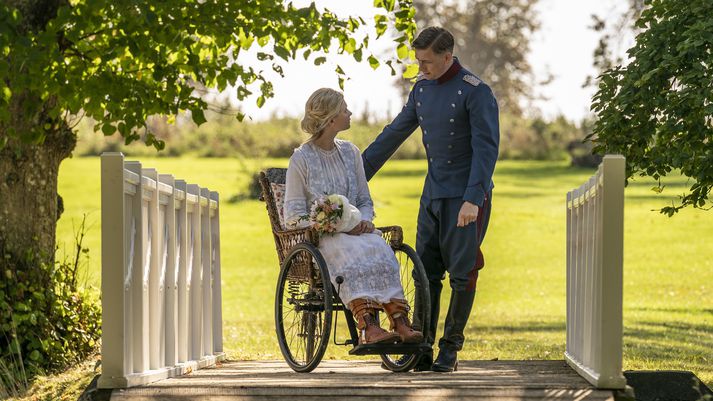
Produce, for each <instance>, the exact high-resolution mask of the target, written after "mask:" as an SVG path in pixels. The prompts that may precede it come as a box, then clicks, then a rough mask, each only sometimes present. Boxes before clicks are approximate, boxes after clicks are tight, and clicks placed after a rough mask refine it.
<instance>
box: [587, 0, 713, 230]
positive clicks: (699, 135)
mask: <svg viewBox="0 0 713 401" xmlns="http://www.w3.org/2000/svg"><path fill="white" fill-rule="evenodd" d="M710 15H713V3H712V2H710V1H708V0H692V1H689V2H679V1H667V0H654V1H651V2H650V5H649V7H648V8H646V9H644V10H643V12H642V14H641V17H640V18H639V19H638V21H637V22H636V27H637V28H638V29H640V30H641V33H640V34H639V35H638V36H637V37H636V44H635V45H634V46H633V47H632V48H631V49H629V51H628V55H629V58H630V63H629V64H628V65H626V66H622V65H618V66H616V67H613V68H611V69H609V70H607V71H606V72H604V74H602V76H601V78H600V83H599V90H598V92H597V93H596V95H595V96H594V98H593V103H592V109H593V110H594V111H595V112H596V113H597V117H598V120H597V121H596V122H595V126H594V130H593V133H592V137H593V140H594V142H595V145H596V146H595V151H597V152H607V153H610V152H613V153H621V154H623V155H624V156H625V157H626V163H627V178H631V177H632V176H633V175H635V174H639V175H641V176H650V177H653V178H654V179H656V180H658V182H659V184H658V186H656V187H655V188H654V190H655V191H656V192H661V191H662V190H663V189H664V184H663V179H664V177H666V175H667V174H669V173H670V172H672V171H673V170H680V172H681V173H682V174H683V175H685V176H687V177H689V178H690V180H691V182H692V184H691V186H690V188H689V190H688V191H687V192H686V193H684V194H683V195H681V197H680V204H678V205H677V204H672V205H671V206H666V207H663V208H662V209H661V212H662V213H665V214H667V215H669V216H671V215H673V214H674V213H676V212H678V211H679V210H680V209H682V208H684V207H687V206H693V207H694V208H703V207H705V206H706V204H707V203H708V202H709V201H708V195H709V194H710V191H711V186H712V185H713V84H712V82H713V53H711V48H713V20H712V19H711V18H710Z"/></svg>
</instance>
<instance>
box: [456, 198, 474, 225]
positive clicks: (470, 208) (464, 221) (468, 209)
mask: <svg viewBox="0 0 713 401" xmlns="http://www.w3.org/2000/svg"><path fill="white" fill-rule="evenodd" d="M478 211H479V208H478V205H474V204H472V203H470V202H468V201H464V202H463V206H461V207H460V212H458V227H465V226H467V225H468V224H470V223H474V222H475V220H477V219H478Z"/></svg>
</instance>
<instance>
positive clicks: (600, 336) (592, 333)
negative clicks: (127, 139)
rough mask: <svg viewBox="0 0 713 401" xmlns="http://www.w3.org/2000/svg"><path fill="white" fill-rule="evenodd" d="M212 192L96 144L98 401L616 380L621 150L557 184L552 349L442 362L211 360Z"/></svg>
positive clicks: (576, 387) (476, 391)
mask: <svg viewBox="0 0 713 401" xmlns="http://www.w3.org/2000/svg"><path fill="white" fill-rule="evenodd" d="M218 202H219V197H218V193H216V192H211V191H209V190H208V189H206V188H200V187H199V186H198V185H189V184H186V183H185V182H183V181H180V180H175V179H174V178H173V177H172V176H170V175H164V174H161V175H159V174H158V172H156V171H155V170H152V169H142V167H141V165H140V164H139V163H137V162H125V161H124V158H123V155H121V154H120V153H113V154H105V155H103V156H102V309H103V321H102V333H103V334H102V370H103V373H102V376H101V377H100V379H99V381H98V387H99V388H102V389H114V390H113V391H111V393H110V398H111V399H112V400H166V401H168V400H227V399H231V400H279V399H290V400H291V401H300V400H307V399H309V400H312V399H324V400H327V399H336V398H338V399H348V400H362V399H364V400H366V399H367V398H368V399H370V400H371V399H380V400H392V399H393V400H395V399H409V400H410V399H413V400H426V399H428V400H438V399H454V400H458V399H464V398H474V397H475V398H482V399H498V400H527V399H547V400H605V399H613V397H614V392H613V391H616V390H621V389H624V388H625V386H626V380H625V379H624V376H623V375H622V366H621V364H622V355H621V352H622V345H621V336H622V316H621V311H622V271H623V209H624V203H623V202H624V159H623V157H621V156H606V157H605V158H604V162H603V163H602V165H600V167H599V170H598V172H597V173H596V174H595V175H594V176H592V178H591V179H590V180H588V181H587V182H585V183H584V184H582V186H580V187H579V188H577V189H575V190H573V191H571V192H570V193H568V194H567V208H566V210H567V213H566V215H567V344H566V352H565V354H564V355H563V357H564V360H563V361H461V364H460V365H459V367H460V370H459V371H458V372H455V373H450V374H442V373H441V374H439V373H431V372H429V373H426V372H422V373H401V374H397V373H391V372H389V371H386V370H382V369H381V368H380V366H379V364H378V363H377V362H365V361H323V362H322V364H321V365H320V366H319V367H318V368H317V370H315V371H314V372H312V373H309V374H298V373H295V372H293V371H292V370H291V369H290V368H289V367H288V366H287V364H286V363H285V362H283V361H243V362H221V361H223V360H224V358H225V353H224V352H223V344H222V339H223V338H222V305H221V285H220V283H221V281H220V230H219V204H218Z"/></svg>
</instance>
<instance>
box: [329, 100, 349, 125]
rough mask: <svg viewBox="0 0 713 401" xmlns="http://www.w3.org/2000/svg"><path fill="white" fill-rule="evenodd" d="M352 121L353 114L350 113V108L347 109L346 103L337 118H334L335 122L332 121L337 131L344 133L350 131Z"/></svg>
mask: <svg viewBox="0 0 713 401" xmlns="http://www.w3.org/2000/svg"><path fill="white" fill-rule="evenodd" d="M351 119H352V112H351V111H349V108H348V107H347V104H346V103H343V104H342V109H341V111H340V112H339V114H337V116H336V117H334V120H332V124H334V128H335V129H336V130H337V131H344V130H346V129H349V127H350V126H351Z"/></svg>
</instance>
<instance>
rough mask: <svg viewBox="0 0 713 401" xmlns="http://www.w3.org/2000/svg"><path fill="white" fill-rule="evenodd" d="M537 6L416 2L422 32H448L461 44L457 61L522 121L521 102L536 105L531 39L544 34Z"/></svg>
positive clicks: (511, 0)
mask: <svg viewBox="0 0 713 401" xmlns="http://www.w3.org/2000/svg"><path fill="white" fill-rule="evenodd" d="M536 4H537V0H468V1H466V2H463V3H462V4H461V3H459V2H441V1H437V0H415V1H414V8H416V23H417V25H418V26H419V28H424V27H426V26H429V25H439V26H442V27H444V28H446V29H448V30H449V31H451V33H453V36H454V37H455V40H456V56H458V57H459V59H460V61H461V62H462V63H463V65H465V66H467V67H468V69H469V70H471V71H472V72H473V73H475V74H477V75H478V76H480V77H481V78H482V79H483V80H484V81H485V82H487V83H488V85H490V86H491V88H492V89H493V92H494V93H495V95H496V97H497V98H498V105H499V106H500V108H501V110H504V111H505V112H507V113H511V114H515V115H519V114H521V112H522V109H521V106H520V102H521V101H522V100H523V99H532V85H531V83H532V82H533V81H534V77H533V74H532V68H531V67H530V64H529V63H528V61H527V54H528V52H529V51H530V37H531V36H532V33H533V32H535V31H536V30H537V29H539V26H540V25H539V21H538V19H537V14H536V10H535V5H536Z"/></svg>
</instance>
